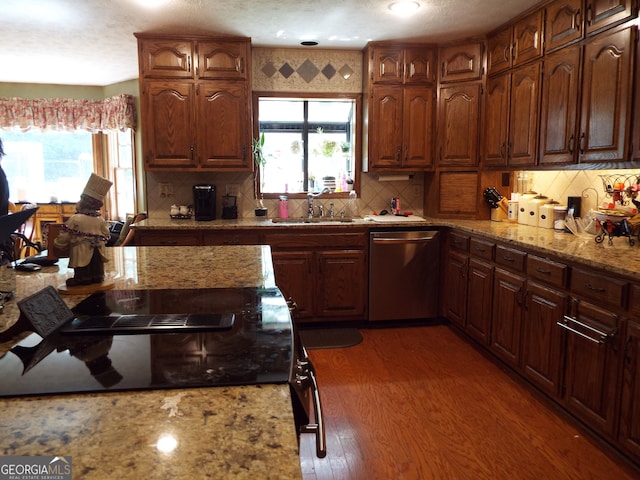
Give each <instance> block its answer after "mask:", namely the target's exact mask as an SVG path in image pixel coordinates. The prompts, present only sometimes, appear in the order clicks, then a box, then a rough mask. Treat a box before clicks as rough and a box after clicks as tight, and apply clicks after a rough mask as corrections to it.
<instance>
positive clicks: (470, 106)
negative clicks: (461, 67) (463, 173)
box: [437, 83, 482, 166]
mask: <svg viewBox="0 0 640 480" xmlns="http://www.w3.org/2000/svg"><path fill="white" fill-rule="evenodd" d="M481 88H482V87H481V85H480V84H479V83H474V84H464V85H447V86H445V87H442V88H440V98H439V100H438V102H439V103H438V153H437V158H438V164H439V165H462V166H475V165H477V164H478V130H479V128H478V126H479V124H480V118H479V115H480V98H481Z"/></svg>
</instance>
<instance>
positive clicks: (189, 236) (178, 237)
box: [134, 230, 202, 247]
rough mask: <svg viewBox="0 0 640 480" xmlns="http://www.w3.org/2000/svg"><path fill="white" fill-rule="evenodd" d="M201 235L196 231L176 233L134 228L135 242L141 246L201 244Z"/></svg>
mask: <svg viewBox="0 0 640 480" xmlns="http://www.w3.org/2000/svg"><path fill="white" fill-rule="evenodd" d="M200 239H201V235H200V234H199V233H198V232H196V231H190V232H184V233H178V232H167V231H154V230H136V232H135V240H134V241H135V244H136V245H138V246H143V247H154V246H155V247H158V246H160V247H162V246H167V247H168V246H174V245H180V246H196V245H201V244H202V242H201V240H200Z"/></svg>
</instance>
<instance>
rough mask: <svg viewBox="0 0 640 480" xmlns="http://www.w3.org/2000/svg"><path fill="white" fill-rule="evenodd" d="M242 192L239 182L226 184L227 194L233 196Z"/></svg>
mask: <svg viewBox="0 0 640 480" xmlns="http://www.w3.org/2000/svg"><path fill="white" fill-rule="evenodd" d="M238 193H240V186H239V185H238V184H237V183H229V184H227V185H226V194H227V195H230V196H232V197H237V196H238Z"/></svg>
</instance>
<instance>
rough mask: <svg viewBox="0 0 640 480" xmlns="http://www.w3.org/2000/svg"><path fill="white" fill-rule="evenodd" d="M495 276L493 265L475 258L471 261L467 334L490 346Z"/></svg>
mask: <svg viewBox="0 0 640 480" xmlns="http://www.w3.org/2000/svg"><path fill="white" fill-rule="evenodd" d="M493 274H494V268H493V266H491V264H489V263H487V262H485V261H482V260H478V259H475V258H471V259H469V271H468V273H467V275H468V277H469V281H468V285H467V290H468V291H467V312H468V313H467V333H468V334H469V335H471V336H472V337H473V338H475V339H476V340H478V341H479V342H481V343H483V344H485V345H488V344H489V342H490V338H491V337H490V332H491V315H492V313H493Z"/></svg>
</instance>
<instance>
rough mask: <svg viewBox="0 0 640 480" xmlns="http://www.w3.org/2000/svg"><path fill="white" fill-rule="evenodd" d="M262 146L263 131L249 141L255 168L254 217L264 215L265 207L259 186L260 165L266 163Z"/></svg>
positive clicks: (265, 213) (262, 165)
mask: <svg viewBox="0 0 640 480" xmlns="http://www.w3.org/2000/svg"><path fill="white" fill-rule="evenodd" d="M263 147H264V133H263V134H262V135H260V136H259V137H258V138H254V139H253V140H252V142H251V150H252V153H253V162H254V164H255V169H254V171H253V190H254V191H253V193H254V196H255V198H256V207H255V209H254V212H255V215H256V217H266V216H267V207H265V206H264V202H263V197H262V189H261V188H260V179H261V178H262V174H261V173H262V172H261V170H262V167H264V165H266V163H267V159H266V157H265V156H264V152H263V151H262V149H263Z"/></svg>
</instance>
